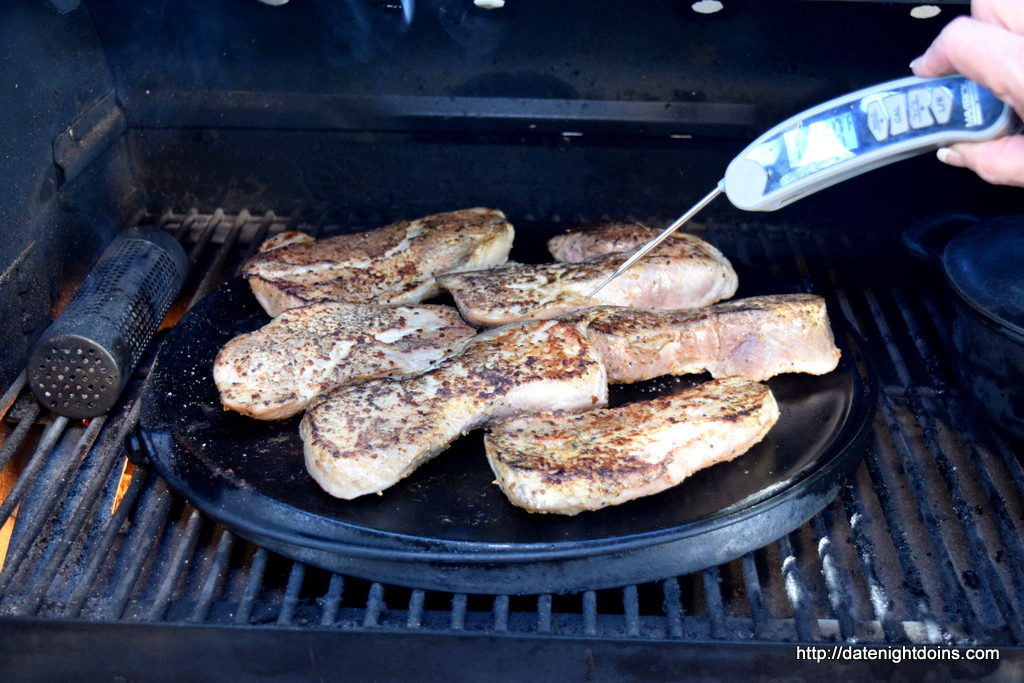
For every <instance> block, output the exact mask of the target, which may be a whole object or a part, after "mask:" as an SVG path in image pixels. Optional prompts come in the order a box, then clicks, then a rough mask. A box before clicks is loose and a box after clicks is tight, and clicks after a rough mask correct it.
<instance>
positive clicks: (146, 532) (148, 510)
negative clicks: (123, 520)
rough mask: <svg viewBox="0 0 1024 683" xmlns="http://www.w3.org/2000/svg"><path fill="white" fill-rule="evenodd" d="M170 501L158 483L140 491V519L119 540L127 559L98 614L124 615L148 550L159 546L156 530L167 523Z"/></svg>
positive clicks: (147, 556) (163, 486) (155, 482)
mask: <svg viewBox="0 0 1024 683" xmlns="http://www.w3.org/2000/svg"><path fill="white" fill-rule="evenodd" d="M154 479H155V477H154ZM173 503H174V498H173V496H172V495H171V494H170V492H169V491H168V490H167V488H166V486H165V485H163V484H162V482H159V481H154V483H153V486H152V488H147V489H146V490H145V491H144V492H143V501H142V503H141V504H140V506H139V507H140V508H141V509H142V519H141V520H140V521H139V523H137V524H136V525H134V526H133V527H132V529H131V530H130V531H129V533H128V535H127V537H126V538H125V539H124V540H123V543H122V548H123V549H126V550H125V551H124V552H122V553H121V556H122V557H124V555H127V562H126V563H125V565H124V567H123V568H121V569H120V571H119V572H118V575H117V576H116V577H115V584H114V590H113V592H112V594H111V596H110V599H109V600H107V601H105V602H106V606H105V607H101V609H100V610H99V614H100V615H101V616H106V617H109V618H120V617H122V616H123V615H124V613H125V610H126V609H127V607H128V600H129V599H130V598H131V594H132V590H133V589H134V587H135V585H136V583H137V582H138V580H139V577H140V575H141V574H142V569H143V567H144V566H145V564H146V560H147V559H149V555H150V552H149V551H151V550H155V549H158V547H159V544H160V536H161V533H160V532H161V531H162V530H163V528H164V527H165V526H166V524H167V522H168V520H167V514H168V512H169V511H170V509H171V505H172V504H173Z"/></svg>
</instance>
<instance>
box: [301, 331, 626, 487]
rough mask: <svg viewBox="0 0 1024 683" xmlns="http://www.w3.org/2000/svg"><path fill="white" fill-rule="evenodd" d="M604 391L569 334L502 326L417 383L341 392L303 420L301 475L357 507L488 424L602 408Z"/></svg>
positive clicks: (594, 364)
mask: <svg viewBox="0 0 1024 683" xmlns="http://www.w3.org/2000/svg"><path fill="white" fill-rule="evenodd" d="M607 397H608V383H607V378H606V375H605V371H604V366H603V365H602V364H601V362H600V360H599V359H598V357H597V355H596V354H595V353H594V351H593V349H592V347H591V345H590V343H589V342H588V341H587V338H586V337H585V336H584V335H583V333H582V332H581V331H580V330H579V329H577V327H576V326H574V325H569V324H566V323H562V322H557V321H540V322H536V321H535V322H527V323H522V324H519V325H510V326H508V327H502V328H499V329H495V330H489V331H488V332H486V333H484V334H481V335H478V336H477V337H474V338H473V339H471V340H469V341H468V342H466V344H465V346H464V347H463V348H462V350H461V351H460V352H459V353H458V354H457V355H454V356H452V357H450V358H447V359H446V360H444V361H441V362H440V363H438V364H437V365H436V366H434V367H433V368H431V369H430V370H428V371H427V372H424V373H422V374H420V375H408V376H404V377H390V378H382V379H372V380H369V381H366V382H363V383H361V384H357V385H349V386H343V387H339V388H337V389H334V390H332V391H330V392H328V393H326V394H323V395H321V396H320V397H319V398H317V399H316V400H315V401H313V403H311V404H310V406H309V409H308V410H307V411H306V415H305V416H304V417H303V419H302V423H301V425H300V428H299V431H300V434H301V435H302V441H303V445H304V451H305V457H306V469H307V470H309V473H310V474H311V475H312V477H313V479H315V480H316V482H317V483H318V484H320V486H321V487H323V489H324V490H325V491H327V493H329V494H331V495H332V496H337V497H339V498H355V497H357V496H362V495H364V494H367V493H375V492H378V491H382V490H383V489H386V488H388V487H389V486H391V485H392V484H394V483H395V482H397V481H399V480H400V479H402V478H403V477H405V476H407V475H408V474H410V473H411V472H412V471H413V470H414V469H416V468H417V467H418V466H419V465H421V464H422V463H424V462H426V461H427V460H429V459H430V458H432V457H434V456H435V455H437V454H438V453H440V452H441V451H442V450H444V449H445V448H446V447H447V446H448V445H449V444H450V443H451V442H452V441H454V440H455V439H456V438H457V437H458V436H460V435H462V434H465V433H467V432H469V431H470V430H472V429H476V428H477V427H481V426H483V425H485V424H487V423H488V422H490V421H492V420H496V419H501V418H504V417H509V416H512V415H517V414H522V413H529V412H537V411H541V410H548V409H561V410H568V411H576V410H585V409H589V408H592V407H594V406H599V405H604V404H605V403H606V401H607Z"/></svg>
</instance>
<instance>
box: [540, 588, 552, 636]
mask: <svg viewBox="0 0 1024 683" xmlns="http://www.w3.org/2000/svg"><path fill="white" fill-rule="evenodd" d="M537 632H538V633H551V595H550V594H548V593H545V594H543V595H538V596H537Z"/></svg>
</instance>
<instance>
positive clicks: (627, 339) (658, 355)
mask: <svg viewBox="0 0 1024 683" xmlns="http://www.w3.org/2000/svg"><path fill="white" fill-rule="evenodd" d="M562 319H563V320H567V321H570V322H574V323H576V324H581V325H585V326H586V329H587V333H588V335H589V336H590V338H591V340H592V341H593V342H594V344H595V345H597V348H598V350H599V352H600V354H601V358H602V359H603V361H604V363H605V365H606V366H607V368H608V377H609V381H611V382H613V383H630V382H639V381H643V380H646V379H651V378H652V377H658V376H660V375H683V374H690V373H699V372H710V373H711V374H712V376H714V377H730V376H740V377H745V378H746V379H751V380H756V381H762V380H766V379H769V378H771V377H774V376H775V375H778V374H782V373H787V372H803V373H809V374H815V375H821V374H825V373H828V372H831V371H832V370H834V369H835V368H836V366H837V365H838V363H839V358H840V355H841V354H840V351H839V349H838V348H836V345H835V339H834V336H833V333H832V325H831V322H830V321H829V317H828V311H827V308H826V305H825V300H824V299H822V298H821V297H820V296H817V295H815V294H775V295H768V296H758V297H750V298H747V299H738V300H736V301H727V302H724V303H719V304H715V305H714V306H708V307H706V308H701V309H696V310H675V311H652V310H641V309H632V308H621V307H597V308H591V309H586V310H582V311H578V312H576V313H573V314H570V315H568V316H565V317H563V318H562Z"/></svg>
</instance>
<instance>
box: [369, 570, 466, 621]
mask: <svg viewBox="0 0 1024 683" xmlns="http://www.w3.org/2000/svg"><path fill="white" fill-rule="evenodd" d="M462 597H463V602H465V597H466V596H462ZM386 608H387V605H385V604H384V586H383V584H380V583H378V582H376V581H374V582H373V583H371V584H370V592H369V594H368V595H367V596H366V608H365V609H366V612H365V614H364V616H363V626H365V627H367V628H371V627H374V626H380V618H381V615H382V614H383V613H384V610H385V609H386ZM463 616H465V604H463Z"/></svg>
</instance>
